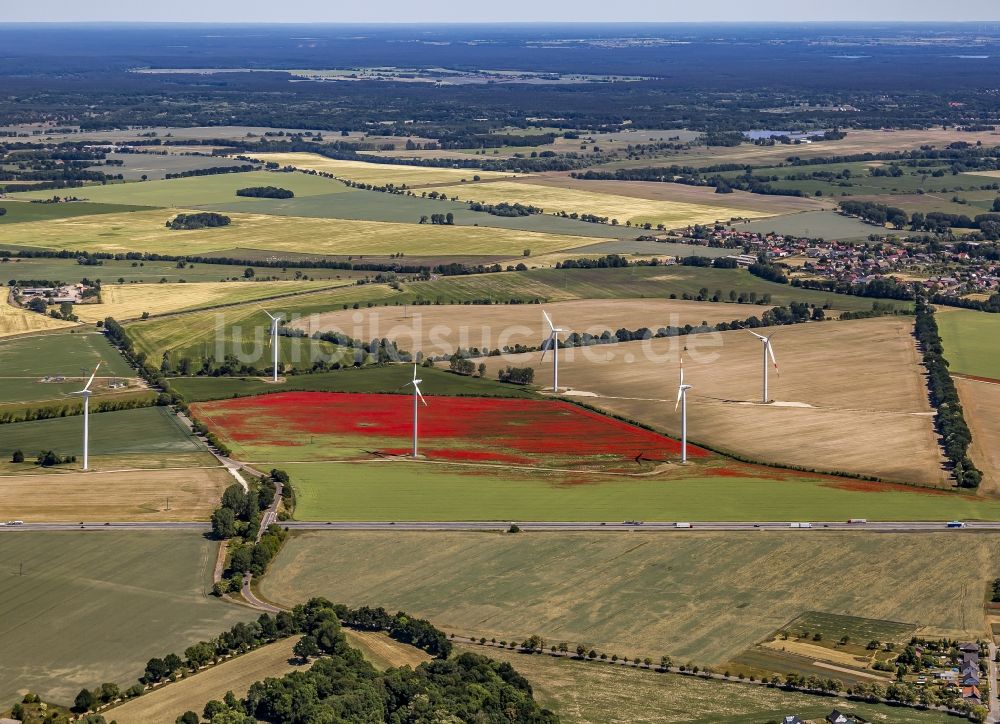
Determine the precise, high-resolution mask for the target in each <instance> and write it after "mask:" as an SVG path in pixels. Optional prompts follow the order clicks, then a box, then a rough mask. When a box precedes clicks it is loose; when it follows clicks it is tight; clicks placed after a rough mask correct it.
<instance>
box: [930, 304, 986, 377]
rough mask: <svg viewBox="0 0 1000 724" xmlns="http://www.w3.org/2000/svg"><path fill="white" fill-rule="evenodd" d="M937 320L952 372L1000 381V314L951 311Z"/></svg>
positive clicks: (945, 312) (944, 313)
mask: <svg viewBox="0 0 1000 724" xmlns="http://www.w3.org/2000/svg"><path fill="white" fill-rule="evenodd" d="M935 319H936V320H937V323H938V329H939V330H940V332H941V339H942V340H943V341H944V353H945V357H946V358H947V360H948V366H949V368H950V369H951V371H952V372H958V373H961V374H964V375H973V376H976V377H989V378H991V379H1000V314H989V313H987V312H974V311H971V310H967V309H948V310H945V311H943V312H941V313H940V314H937V315H936V316H935Z"/></svg>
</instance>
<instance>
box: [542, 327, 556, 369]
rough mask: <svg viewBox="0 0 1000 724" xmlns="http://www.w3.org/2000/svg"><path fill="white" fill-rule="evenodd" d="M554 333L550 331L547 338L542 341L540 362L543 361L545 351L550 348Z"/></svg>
mask: <svg viewBox="0 0 1000 724" xmlns="http://www.w3.org/2000/svg"><path fill="white" fill-rule="evenodd" d="M555 336H556V333H555V332H551V333H550V334H549V336H548V338H547V339H546V340H545V341H544V342H542V362H544V361H545V353H546V352H548V351H549V350H550V349H552V344H553V342H554V340H555Z"/></svg>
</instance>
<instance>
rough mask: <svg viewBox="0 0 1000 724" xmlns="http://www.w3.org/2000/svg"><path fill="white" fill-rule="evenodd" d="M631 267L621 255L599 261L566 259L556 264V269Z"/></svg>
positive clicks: (607, 256)
mask: <svg viewBox="0 0 1000 724" xmlns="http://www.w3.org/2000/svg"><path fill="white" fill-rule="evenodd" d="M626 266H629V260H628V259H626V258H625V257H624V256H622V255H621V254H608V255H606V256H602V257H599V258H597V259H588V258H583V259H565V260H563V261H557V262H556V269H617V268H619V267H626Z"/></svg>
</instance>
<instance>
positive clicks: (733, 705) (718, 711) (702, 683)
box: [458, 644, 941, 724]
mask: <svg viewBox="0 0 1000 724" xmlns="http://www.w3.org/2000/svg"><path fill="white" fill-rule="evenodd" d="M458 650H460V651H463V652H464V651H471V652H473V653H477V654H482V655H484V656H489V657H490V658H492V659H496V660H498V661H506V662H508V663H510V664H511V665H512V666H513V667H514V668H515V669H517V672H518V673H519V674H521V675H522V676H524V677H525V678H527V679H528V681H529V682H530V683H531V686H532V689H534V694H535V700H536V701H538V702H539V704H541V705H542V706H544V707H546V708H548V709H550V710H552V711H554V712H555V713H556V714H558V715H559V720H560V721H562V722H565V723H566V724H635V723H639V722H642V723H649V724H652V723H653V722H656V723H657V724H666V723H678V724H679V723H680V722H686V723H689V724H690V723H691V722H697V723H698V724H750V723H753V724H764V722H776V721H781V720H782V719H783V718H784V717H785V716H786V715H788V714H789V713H792V712H794V713H795V714H797V715H798V716H800V717H802V718H804V719H810V720H816V721H819V720H821V719H823V717H825V716H826V715H827V714H829V713H830V711H831V710H832V709H834V708H836V709H839V710H840V711H846V712H852V713H854V714H857V715H859V716H862V717H864V718H865V719H867V720H868V721H870V722H893V723H894V724H923V722H940V721H941V715H940V714H939V713H936V712H920V711H916V710H914V709H906V708H902V707H891V706H885V705H878V704H864V703H859V702H854V701H846V700H844V699H839V698H821V697H816V696H809V695H808V694H799V693H796V692H792V691H782V690H781V689H769V688H766V687H763V686H750V685H747V684H739V683H727V682H721V681H711V680H706V679H701V678H695V677H689V676H678V675H673V674H667V675H664V674H658V673H656V672H653V671H646V670H644V669H632V668H631V667H629V669H626V670H623V669H624V667H623V666H621V665H617V666H615V665H608V664H593V663H586V662H581V661H574V660H566V659H557V658H553V657H551V656H538V655H534V656H528V655H525V654H520V653H514V652H511V651H503V650H500V649H496V648H493V647H483V646H469V645H463V644H460V645H459V646H458Z"/></svg>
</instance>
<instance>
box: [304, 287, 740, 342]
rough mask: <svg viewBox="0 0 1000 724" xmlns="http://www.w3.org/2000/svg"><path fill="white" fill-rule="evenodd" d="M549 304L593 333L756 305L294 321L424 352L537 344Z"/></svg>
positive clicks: (593, 304)
mask: <svg viewBox="0 0 1000 724" xmlns="http://www.w3.org/2000/svg"><path fill="white" fill-rule="evenodd" d="M542 310H544V311H546V312H548V314H549V316H551V317H552V320H553V322H554V323H555V324H556V326H558V327H561V328H563V329H566V330H568V332H567V333H564V334H562V335H561V338H562V339H566V336H567V334H568V333H569V332H577V333H579V334H583V333H585V332H587V333H590V334H592V335H596V336H600V335H601V334H602V333H603V332H605V331H609V330H610V331H611V333H612V334H614V332H615V330H618V329H621V328H622V327H625V328H626V329H629V330H633V329H639V328H641V327H649V328H650V329H652V330H654V331H655V330H656V329H658V328H659V327H668V326H674V327H683V326H684V325H685V324H690V325H692V326H698V325H700V324H702V323H703V322H707V323H708V324H711V325H714V324H716V323H718V322H731V321H733V320H734V319H745V318H746V317H748V316H750V314H752V313H754V312H757V311H758V310H757V309H755V308H753V307H749V306H747V305H745V304H727V303H712V302H686V301H679V300H668V299H614V300H611V299H609V300H596V299H593V300H579V301H567V302H555V303H552V304H546V305H544V306H538V305H533V304H516V305H476V306H472V307H468V306H462V307H459V306H453V305H440V306H439V305H433V306H417V307H409V308H403V307H398V306H393V307H375V308H372V309H361V310H351V309H347V310H341V311H335V312H328V313H326V314H320V315H316V316H312V317H309V318H307V319H304V320H302V321H301V322H300V323H299V324H297V325H296V327H298V328H300V329H303V330H305V331H306V333H307V334H313V333H314V332H318V331H331V330H335V331H339V332H341V333H344V334H347V335H350V336H352V337H357V338H359V339H374V338H381V337H388V338H389V339H392V340H393V341H395V342H396V344H397V346H398V347H399V348H400V349H405V350H409V351H411V352H417V351H420V352H423V353H424V355H438V354H452V353H453V352H454V351H455V350H456V349H458V348H459V347H461V348H462V349H466V350H468V349H469V348H471V347H477V348H479V349H487V350H492V349H503V348H504V347H506V346H510V347H513V346H514V345H528V346H538V345H540V344H541V342H542V340H543V339H545V338H546V337H547V336H548V334H549V328H548V325H547V324H546V323H545V320H544V317H543V316H542Z"/></svg>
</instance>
